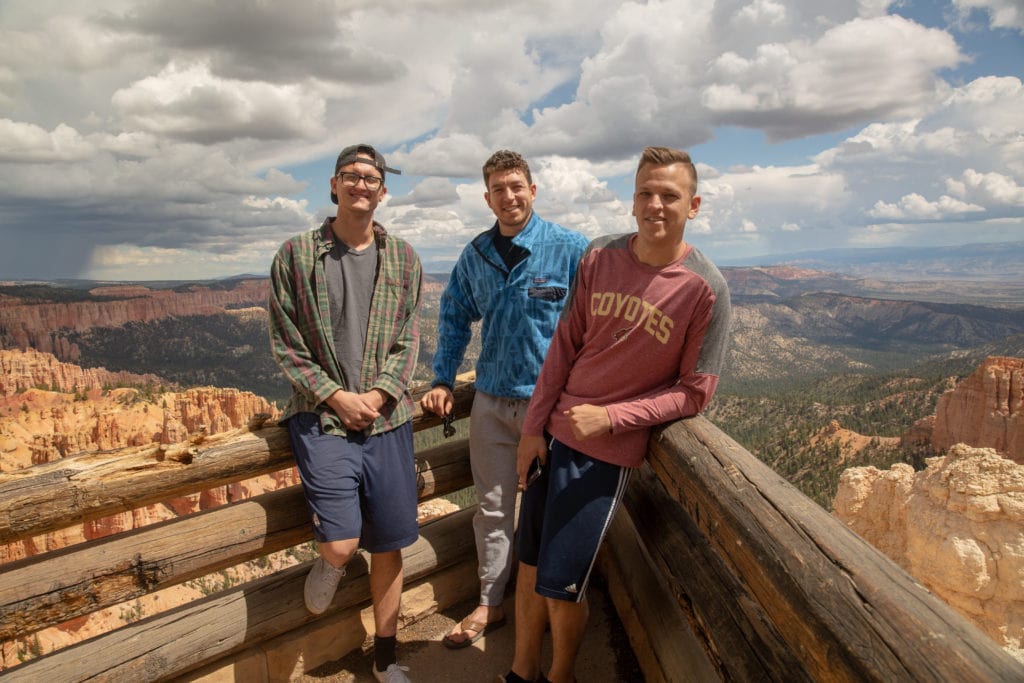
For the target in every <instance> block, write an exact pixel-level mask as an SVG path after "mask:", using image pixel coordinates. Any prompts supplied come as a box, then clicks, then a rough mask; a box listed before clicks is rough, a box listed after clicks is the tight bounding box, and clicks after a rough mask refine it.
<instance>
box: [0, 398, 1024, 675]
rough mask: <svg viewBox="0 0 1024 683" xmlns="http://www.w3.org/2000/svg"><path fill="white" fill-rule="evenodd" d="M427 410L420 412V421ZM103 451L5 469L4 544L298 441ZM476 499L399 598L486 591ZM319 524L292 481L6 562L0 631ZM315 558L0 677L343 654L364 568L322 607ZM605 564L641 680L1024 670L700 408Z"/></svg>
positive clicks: (287, 542) (442, 534) (287, 669)
mask: <svg viewBox="0 0 1024 683" xmlns="http://www.w3.org/2000/svg"><path fill="white" fill-rule="evenodd" d="M471 399H472V387H471V386H462V387H460V389H459V391H458V392H457V397H456V414H457V415H458V416H465V415H467V414H468V411H469V405H470V403H471ZM436 423H437V419H436V418H434V417H433V416H422V415H419V416H417V418H416V420H415V422H414V426H415V428H416V429H420V428H423V427H427V426H432V425H433V424H436ZM464 436H465V435H464V434H460V437H464ZM417 459H418V461H419V463H418V467H419V471H420V486H421V499H426V498H431V497H434V496H437V495H442V494H444V493H446V492H449V491H453V490H458V489H459V488H462V487H464V486H467V485H468V484H469V483H470V474H469V465H468V458H467V450H466V444H465V442H464V441H462V440H460V441H459V442H457V443H446V444H444V445H442V446H440V447H438V448H435V449H431V450H429V451H425V452H422V453H418V454H417ZM111 460H112V459H111V458H110V457H109V456H108V457H107V458H106V459H105V458H104V457H102V456H85V457H80V458H70V459H67V460H63V461H59V462H55V463H51V464H48V465H41V466H37V467H34V468H30V469H29V470H25V471H22V472H17V473H11V474H3V475H0V509H3V510H5V511H8V512H9V513H10V514H7V515H3V516H2V517H0V540H2V541H3V542H9V541H11V540H17V539H21V538H26V537H28V536H32V535H35V534H39V533H43V532H46V531H53V530H56V529H59V528H62V527H66V526H68V525H70V524H77V523H81V522H82V521H84V520H88V519H95V518H99V517H103V516H106V515H109V514H112V513H114V512H120V511H123V510H128V509H132V508H135V507H139V506H141V505H146V504H149V503H152V502H156V501H159V500H165V499H167V498H169V497H173V496H179V495H184V494H186V493H190V492H194V491H198V490H202V489H205V488H210V487H212V486H215V485H219V484H222V483H226V482H233V481H238V480H240V479H243V478H247V477H251V476H254V475H255V474H258V473H264V472H271V471H275V470H278V469H281V468H283V467H287V466H289V465H290V463H291V455H290V451H289V449H288V445H287V440H286V439H285V438H284V435H283V430H281V429H279V428H276V427H272V428H268V429H260V430H257V431H255V432H253V433H252V434H248V435H244V436H239V437H236V438H232V439H230V440H228V441H224V442H214V441H212V440H211V441H210V442H208V443H204V444H198V445H196V446H195V447H193V448H191V449H185V450H181V451H179V452H172V451H154V450H153V449H149V450H147V451H139V452H135V453H130V454H127V455H120V456H118V457H117V458H116V461H111ZM25 506H32V508H33V509H31V510H29V511H27V512H26V511H25V510H24V507H25ZM469 514H471V513H470V512H469V511H465V510H464V511H460V512H458V513H454V514H452V515H449V516H447V517H445V518H443V519H441V520H438V521H436V522H432V523H430V524H427V525H424V526H423V527H422V528H421V538H420V540H419V541H417V543H416V544H414V545H413V546H412V547H410V548H409V549H407V551H406V552H404V557H405V570H406V577H407V581H406V585H407V587H408V588H409V591H416V590H426V591H427V592H429V594H430V599H431V600H434V601H435V606H441V605H447V604H452V603H453V602H456V601H458V600H461V599H466V598H468V597H470V595H469V594H471V593H473V592H474V591H475V573H474V572H473V565H474V563H475V557H474V553H473V549H472V545H473V540H472V532H471V529H470V524H469ZM308 527H309V524H308V520H307V519H306V512H305V506H304V505H303V503H302V498H301V493H300V491H298V489H297V487H292V488H291V489H284V490H281V491H276V492H273V493H268V494H264V495H262V496H258V497H255V498H252V499H249V500H246V501H241V502H238V503H234V504H231V505H228V506H224V507H222V508H217V509H213V510H209V511H206V512H202V513H198V514H194V515H189V516H186V517H182V518H179V519H175V520H169V521H167V522H164V523H161V524H158V525H154V526H151V527H145V528H142V529H138V530H135V531H132V532H126V533H124V534H119V535H117V536H113V537H110V538H106V539H102V540H99V541H93V542H89V543H85V544H81V545H80V546H73V547H69V548H66V549H63V550H60V551H56V552H52V553H46V554H43V555H39V556H36V557H31V558H27V559H26V560H21V561H18V562H14V563H11V564H8V565H4V566H2V567H0V639H3V638H11V637H15V636H19V637H20V636H24V635H27V634H30V633H32V632H35V631H38V630H39V629H42V628H45V627H47V626H51V625H54V624H58V623H61V622H63V621H65V620H67V619H70V618H73V617H76V616H81V615H84V614H88V613H91V612H93V611H95V610H97V609H100V608H101V607H106V606H110V605H114V604H118V603H121V602H123V601H125V600H131V599H133V598H136V597H138V596H141V595H144V594H146V593H149V592H151V591H153V590H158V589H161V588H164V587H167V586H172V585H175V584H180V583H182V582H183V581H187V580H190V579H193V578H195V577H198V576H201V575H203V574H207V573H210V572H213V571H217V570H218V569H221V568H224V567H227V566H230V565H232V564H237V563H238V562H241V561H243V560H246V559H251V558H254V557H258V556H261V555H265V554H267V553H270V552H273V551H275V550H279V549H283V548H287V547H290V546H292V545H295V544H296V543H301V542H304V541H306V540H309V538H310V533H309V528H308ZM307 568H308V565H300V566H297V567H291V568H289V569H286V570H283V571H280V572H277V573H275V574H272V575H270V576H267V577H265V578H262V579H257V580H255V581H251V582H249V583H246V584H244V585H241V586H237V587H233V588H229V589H226V590H223V591H221V592H218V593H215V594H212V595H209V596H207V597H205V598H203V599H201V600H197V601H195V602H193V603H189V604H186V605H183V606H181V607H179V608H176V609H173V610H169V611H167V612H164V613H162V614H158V615H155V616H152V617H148V618H146V619H143V620H141V621H138V622H135V623H132V624H128V625H126V626H124V627H122V628H119V629H117V630H115V631H112V632H110V633H108V634H105V635H102V636H99V637H96V638H94V639H92V640H89V641H86V642H83V643H79V644H77V645H74V646H71V647H68V648H65V649H63V650H60V651H57V652H55V653H52V654H47V655H44V656H41V657H39V658H37V659H34V660H31V661H29V662H26V663H25V664H21V665H18V666H15V667H13V668H11V669H8V670H7V671H3V672H0V677H2V678H5V679H8V678H9V679H10V680H11V681H21V680H26V681H29V680H31V681H36V680H61V681H76V680H164V679H169V678H178V679H180V680H190V676H199V675H201V674H202V672H204V671H206V672H208V671H211V670H215V669H217V667H222V668H223V667H233V671H234V672H235V674H234V675H235V678H236V679H238V680H241V679H243V678H246V679H248V678H253V677H255V678H263V679H267V678H269V679H272V680H277V679H286V678H288V677H289V676H290V675H292V674H294V672H295V671H301V670H305V669H308V668H311V667H313V666H316V665H317V664H319V663H322V662H323V661H326V660H327V659H328V658H331V659H333V658H337V656H338V653H339V651H344V649H343V648H342V649H340V650H339V647H341V646H340V645H339V639H338V635H337V634H338V633H339V632H340V633H342V634H344V635H345V638H347V639H346V640H344V643H345V644H346V645H345V647H349V648H355V647H358V646H359V645H360V644H361V642H362V638H363V635H364V631H363V629H362V625H361V623H360V621H359V610H360V609H361V608H362V607H365V605H366V604H368V595H369V589H368V586H367V581H366V571H365V563H363V562H362V561H361V560H359V559H356V560H354V561H353V562H352V563H351V564H350V566H349V572H348V578H347V579H346V581H345V583H344V584H343V587H342V589H340V590H339V592H338V595H337V596H336V598H335V601H334V604H333V605H332V608H331V609H330V610H329V611H328V612H327V613H326V614H325V615H322V616H321V617H313V616H312V615H309V614H308V613H307V612H306V611H305V608H304V607H303V604H302V598H301V591H302V583H303V580H304V575H305V572H306V570H307ZM467 569H468V571H467ZM600 569H601V571H602V573H603V574H604V575H605V577H606V579H607V581H606V583H607V585H608V589H609V592H610V594H611V597H612V600H613V602H614V604H615V606H616V609H617V611H618V612H619V616H620V618H621V620H622V621H623V623H624V625H625V626H626V631H627V632H628V633H629V634H630V640H631V645H632V647H633V650H634V652H635V653H636V654H637V658H638V660H639V662H640V665H641V668H642V669H643V672H644V676H645V678H646V680H647V681H650V682H655V681H670V682H675V681H688V680H692V681H709V680H723V681H732V680H739V681H762V680H775V681H800V680H809V681H865V680H869V681H870V680H877V681H903V680H907V681H949V680H957V681H1013V680H1024V667H1022V666H1021V665H1020V664H1019V663H1017V662H1016V660H1014V659H1012V658H1011V657H1010V656H1009V655H1007V654H1005V653H1004V652H1003V651H1002V650H1001V649H1000V648H999V647H998V646H997V645H996V644H995V643H994V642H992V641H991V640H990V639H989V638H988V637H987V636H985V635H984V634H982V633H981V632H980V631H979V630H978V629H977V628H975V627H974V626H973V625H971V624H970V623H968V622H967V621H966V620H965V619H963V618H962V617H961V616H959V615H958V614H957V613H955V612H954V611H953V610H952V609H951V608H949V607H948V606H946V605H945V604H944V603H942V602H941V601H939V600H938V599H937V598H936V597H934V596H933V595H931V594H930V593H929V592H928V591H926V590H925V589H924V588H923V587H921V586H920V585H918V584H917V583H916V582H915V581H914V580H913V579H912V578H911V577H910V576H909V575H907V574H906V573H905V572H904V571H903V570H902V569H900V568H899V567H898V566H897V565H895V564H894V563H893V562H891V561H890V560H888V559H887V558H886V557H884V556H883V555H882V554H881V553H879V552H878V551H877V550H875V549H874V548H873V547H871V546H869V545H868V544H867V543H865V542H864V541H862V540H861V539H860V538H859V537H857V536H856V535H855V534H853V533H852V532H851V531H849V530H848V529H847V528H846V527H845V526H844V525H843V524H842V523H840V522H839V521H838V520H836V519H835V518H833V517H832V516H831V515H829V514H828V513H827V512H825V511H824V510H822V509H821V508H820V507H818V506H817V505H816V504H814V503H813V502H812V501H810V500H809V499H807V498H806V497H804V496H803V495H802V494H800V493H799V492H798V491H796V489H795V488H793V487H792V486H791V485H790V484H788V483H787V482H786V481H784V480H783V479H782V478H781V477H779V476H778V475H777V474H775V473H774V472H773V471H772V470H771V469H769V468H768V467H766V466H765V465H764V464H762V463H761V462H760V461H758V460H757V459H756V458H754V457H753V456H752V455H750V454H749V453H747V452H746V451H745V450H744V449H743V448H742V447H740V446H739V445H738V444H736V443H735V442H734V441H732V440H731V439H729V438H728V437H727V436H726V435H725V434H723V433H722V432H721V431H719V430H718V429H716V428H715V427H714V426H713V425H711V423H710V422H708V421H707V420H705V419H704V418H700V417H698V418H693V419H689V420H683V421H680V422H677V423H674V424H671V425H668V426H666V427H664V428H662V429H660V430H658V431H657V432H656V434H655V436H654V437H653V438H652V440H651V444H650V452H649V458H648V464H645V465H644V467H642V468H641V469H640V470H639V471H638V472H637V474H636V475H635V476H634V478H633V480H632V482H631V483H630V488H629V491H628V493H627V499H626V502H625V505H624V506H623V508H622V509H621V510H620V512H619V514H618V515H617V517H616V519H615V522H614V524H613V526H612V529H611V531H610V533H609V536H608V541H607V543H606V545H605V549H604V550H603V552H602V555H601V558H600ZM467 590H468V594H467ZM404 602H405V600H404V599H403V604H404ZM410 618H415V615H413V616H412V617H410ZM337 624H344V627H342V628H339V627H338V626H337ZM328 626H330V627H331V632H332V636H331V648H330V650H329V652H330V655H329V657H328V655H327V654H324V655H323V656H321V657H320V658H319V659H317V657H318V656H319V655H318V653H317V648H316V642H317V638H318V637H319V636H318V633H320V631H321V630H323V629H326V628H327V627H328ZM318 629H320V630H318ZM268 644H271V645H268ZM246 667H249V668H246ZM257 668H259V671H258V672H257V671H256V669H257ZM268 669H272V671H270V672H268Z"/></svg>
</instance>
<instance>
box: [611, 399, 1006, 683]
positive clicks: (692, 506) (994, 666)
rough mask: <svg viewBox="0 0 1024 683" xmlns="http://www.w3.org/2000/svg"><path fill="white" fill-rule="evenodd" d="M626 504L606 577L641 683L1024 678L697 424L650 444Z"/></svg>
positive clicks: (932, 601)
mask: <svg viewBox="0 0 1024 683" xmlns="http://www.w3.org/2000/svg"><path fill="white" fill-rule="evenodd" d="M623 507H624V509H623V510H620V514H619V515H618V516H617V519H616V521H615V524H614V525H613V529H612V531H611V532H610V535H609V539H608V543H607V544H606V550H607V552H606V553H605V554H604V557H603V558H602V569H603V571H604V573H605V574H606V576H607V579H608V580H607V583H608V586H609V590H610V592H611V594H612V599H613V601H614V602H615V604H616V607H617V610H618V611H619V614H620V616H621V617H622V619H623V622H624V624H625V625H626V629H627V632H628V633H630V635H631V642H632V645H633V650H634V652H636V654H637V658H638V660H639V661H640V664H641V667H642V668H643V670H644V673H645V676H646V678H647V680H648V681H682V680H693V681H705V680H714V679H716V678H717V679H720V680H739V681H762V680H771V681H787V682H788V681H802V680H804V681H886V682H889V681H936V682H939V681H942V682H945V681H958V682H959V683H964V682H967V681H978V682H981V681H1024V665H1021V664H1020V663H1019V662H1017V660H1015V659H1013V658H1012V657H1011V656H1010V655H1009V654H1007V653H1006V652H1004V651H1003V650H1002V649H1001V648H1000V647H999V646H998V645H997V644H996V643H995V642H994V641H992V640H991V639H990V638H989V637H988V636H986V635H985V634H984V633H982V632H981V631H980V630H978V628H976V627H975V626H974V625H973V624H971V623H969V622H968V621H967V620H966V619H965V618H964V617H962V616H961V615H960V614H958V613H957V612H955V611H954V610H953V609H952V608H950V607H949V606H948V605H946V604H945V603H944V602H942V601H941V600H939V599H938V598H937V597H935V596H934V595H933V594H931V593H930V592H928V591H927V590H926V589H925V588H924V587H922V586H921V585H920V584H918V583H917V582H916V581H915V580H914V579H913V577H911V576H910V575H909V574H907V573H906V572H905V571H904V570H903V569H901V568H900V567H899V566H898V565H896V564H895V563H894V562H892V561H891V560H890V559H889V558H888V557H886V556H885V555H883V554H882V553H881V552H879V551H878V550H876V549H875V548H874V547H872V546H871V545H869V544H868V543H867V542H865V541H864V540H863V539H861V538H860V537H859V536H857V535H856V534H854V533H853V532H852V531H850V530H849V529H848V528H847V527H846V526H845V525H844V524H842V523H841V522H840V521H839V520H837V519H836V518H835V517H833V516H832V515H830V514H829V513H828V512H826V511H825V510H824V509H822V508H821V507H820V506H818V505H817V504H815V503H814V502H813V501H811V500H810V499H809V498H807V497H806V496H804V495H803V494H801V493H800V492H799V491H797V490H796V489H795V488H794V487H793V486H792V485H791V484H789V483H788V482H787V481H785V480H784V479H783V478H782V477H781V476H779V475H778V474H776V473H775V472H774V471H773V470H772V469H770V468H769V467H768V466H766V465H765V464H764V463H762V462H761V461H760V460H758V459H757V458H755V457H754V456H752V455H751V454H750V453H748V452H747V451H746V450H744V449H743V448H742V447H741V446H740V445H739V444H737V443H736V442H735V441H733V440H732V439H730V438H729V437H728V436H727V435H725V434H724V433H722V432H721V431H720V430H719V429H717V428H716V427H715V426H714V425H712V424H711V423H710V422H709V421H708V420H706V419H704V418H703V417H695V418H692V419H688V420H682V421H679V422H676V423H673V424H671V425H668V426H666V427H663V428H661V429H660V430H658V431H657V432H656V434H655V436H654V437H652V439H651V442H650V446H649V455H648V459H647V464H645V465H644V467H643V468H641V470H640V471H639V472H638V473H637V476H636V477H634V478H633V480H632V481H631V482H630V487H629V491H628V493H627V498H626V502H625V505H624V506H623ZM623 512H624V513H625V514H622V513H623ZM668 604H671V605H676V606H678V610H677V611H676V610H669V609H666V607H665V605H668Z"/></svg>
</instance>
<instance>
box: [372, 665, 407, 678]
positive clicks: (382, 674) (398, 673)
mask: <svg viewBox="0 0 1024 683" xmlns="http://www.w3.org/2000/svg"><path fill="white" fill-rule="evenodd" d="M370 668H371V669H373V677H374V678H376V679H377V680H378V681H380V683H412V681H410V680H409V677H408V676H406V675H405V672H406V671H408V670H409V667H407V666H398V663H397V662H395V663H394V664H392V665H391V666H389V667H388V668H387V669H386V670H384V671H377V667H376V666H374V665H373V664H371V665H370Z"/></svg>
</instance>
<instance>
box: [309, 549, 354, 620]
mask: <svg viewBox="0 0 1024 683" xmlns="http://www.w3.org/2000/svg"><path fill="white" fill-rule="evenodd" d="M343 576H345V568H344V567H342V568H341V569H338V568H337V567H334V566H332V565H331V564H330V563H329V562H327V561H325V560H324V558H322V557H318V558H316V561H315V562H314V563H313V568H312V569H310V570H309V574H307V575H306V589H305V590H304V591H303V597H305V599H306V609H308V610H309V611H310V612H312V613H313V614H321V613H322V612H323V611H324V610H326V609H327V608H328V607H330V606H331V601H332V600H333V599H334V591H336V590H337V589H338V582H339V581H341V577H343Z"/></svg>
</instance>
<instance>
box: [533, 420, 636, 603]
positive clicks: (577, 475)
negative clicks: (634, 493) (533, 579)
mask: <svg viewBox="0 0 1024 683" xmlns="http://www.w3.org/2000/svg"><path fill="white" fill-rule="evenodd" d="M632 471H633V470H632V469H631V468H629V467H622V466H620V465H612V464H610V463H607V462H604V461H602V460H595V459H594V458H591V457H590V456H589V455H586V454H584V453H580V452H579V451H577V450H574V449H572V448H569V447H568V446H566V445H565V444H563V443H561V442H559V441H557V440H555V439H551V442H550V444H549V445H548V460H547V463H545V465H544V467H543V470H542V471H541V474H540V476H539V477H538V478H537V479H536V480H535V481H534V482H533V483H532V484H530V485H529V486H527V487H526V490H525V491H524V492H523V499H522V503H521V504H520V506H519V531H518V536H517V539H516V554H517V555H518V556H519V560H520V561H521V562H523V563H524V564H528V565H533V566H536V567H537V589H536V590H537V593H539V594H540V595H543V596H545V597H548V598H555V599H556V600H566V601H568V602H580V601H581V600H583V595H584V593H585V592H586V589H587V583H588V582H589V581H590V573H591V571H593V568H594V562H595V560H596V559H597V551H598V548H600V547H601V541H602V540H604V537H605V534H607V533H608V527H609V526H610V525H611V522H612V517H614V515H615V511H616V510H618V508H619V505H620V504H621V502H622V496H623V494H624V492H625V490H626V484H627V483H628V482H629V476H630V474H631V473H632Z"/></svg>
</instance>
